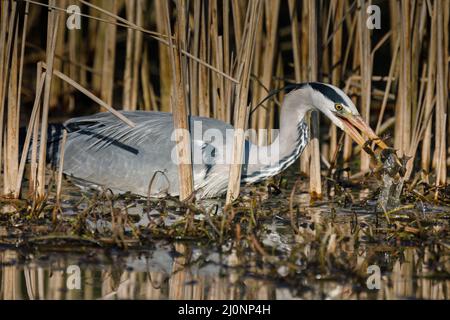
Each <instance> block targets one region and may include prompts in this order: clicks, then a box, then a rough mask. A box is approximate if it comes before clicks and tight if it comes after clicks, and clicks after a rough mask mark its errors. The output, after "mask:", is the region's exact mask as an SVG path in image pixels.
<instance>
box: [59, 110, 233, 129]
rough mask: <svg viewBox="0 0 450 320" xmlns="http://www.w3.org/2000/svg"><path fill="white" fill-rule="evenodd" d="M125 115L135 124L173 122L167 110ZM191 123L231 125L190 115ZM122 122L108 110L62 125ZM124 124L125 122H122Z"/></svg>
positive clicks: (71, 120)
mask: <svg viewBox="0 0 450 320" xmlns="http://www.w3.org/2000/svg"><path fill="white" fill-rule="evenodd" d="M120 113H121V114H123V115H124V116H125V117H127V118H128V119H130V120H131V121H133V122H134V123H136V124H142V123H148V122H150V123H154V124H156V123H159V124H164V125H169V126H170V125H171V124H172V123H173V119H172V113H169V112H158V111H120ZM189 118H190V121H191V125H192V124H193V123H195V122H196V121H198V122H200V123H201V124H202V126H203V127H204V129H209V128H216V129H232V128H233V127H232V126H231V125H230V124H228V123H225V122H223V121H220V120H217V119H213V118H207V117H198V116H190V117H189ZM117 123H119V124H120V123H123V122H122V121H121V120H120V119H118V118H117V117H116V116H114V115H113V114H112V113H109V112H100V113H96V114H93V115H89V116H83V117H76V118H72V119H69V120H67V121H66V122H65V123H64V126H65V127H66V128H67V129H69V130H78V129H80V126H82V127H85V126H91V125H94V124H104V125H111V124H117ZM123 125H124V126H126V124H125V123H123Z"/></svg>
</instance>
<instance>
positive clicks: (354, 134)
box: [309, 82, 387, 149]
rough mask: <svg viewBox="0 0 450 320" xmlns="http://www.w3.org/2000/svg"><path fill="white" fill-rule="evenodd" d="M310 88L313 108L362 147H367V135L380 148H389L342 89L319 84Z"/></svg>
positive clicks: (311, 85) (313, 83) (310, 84)
mask: <svg viewBox="0 0 450 320" xmlns="http://www.w3.org/2000/svg"><path fill="white" fill-rule="evenodd" d="M309 86H310V87H311V91H310V94H311V96H310V99H311V104H312V107H314V108H316V109H318V110H320V111H321V112H322V113H323V114H325V115H326V116H327V117H328V118H329V119H330V120H331V121H332V122H333V123H334V124H335V125H336V126H337V127H339V128H341V129H342V130H344V131H345V132H346V133H347V134H348V135H349V136H350V137H351V138H352V139H353V140H355V142H356V143H358V144H359V145H360V146H361V147H365V146H366V144H367V143H366V139H364V138H363V135H365V136H367V137H368V138H369V139H370V140H372V141H374V142H375V143H376V144H377V145H378V146H379V147H380V148H382V149H385V148H387V145H386V144H385V143H384V142H383V141H382V140H381V139H380V138H379V137H378V136H377V135H376V134H375V132H374V131H373V130H372V129H371V128H370V126H369V125H368V124H367V123H366V122H365V121H364V120H363V118H362V117H361V115H360V114H359V112H358V110H357V109H356V107H355V105H354V104H353V102H352V100H351V99H350V98H349V97H348V96H347V95H346V94H345V93H344V92H343V91H342V90H341V89H339V88H337V87H335V86H332V85H329V84H324V83H317V82H312V83H309Z"/></svg>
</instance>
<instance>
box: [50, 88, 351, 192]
mask: <svg viewBox="0 0 450 320" xmlns="http://www.w3.org/2000/svg"><path fill="white" fill-rule="evenodd" d="M334 89H337V88H335V87H332V86H328V85H324V84H303V85H299V86H298V88H297V90H295V91H293V92H292V93H290V94H288V95H287V96H286V98H285V101H284V103H283V107H282V110H281V116H280V130H279V134H278V136H277V137H276V138H275V139H274V143H273V145H277V146H279V148H277V149H276V152H272V153H270V152H267V151H268V149H269V148H270V147H271V146H260V147H258V146H256V145H254V144H252V143H251V142H250V141H248V140H247V141H246V143H245V149H244V150H245V151H244V155H243V161H242V163H243V164H242V182H243V183H254V182H258V181H260V180H263V179H266V178H268V177H271V176H274V175H276V174H277V173H279V172H281V171H282V170H284V169H285V168H286V167H287V166H289V165H290V164H292V163H293V162H294V161H295V160H296V159H297V158H298V157H299V155H300V154H301V153H302V151H303V149H304V148H305V146H306V144H307V143H308V140H309V128H308V126H307V125H306V121H305V114H306V113H307V112H308V111H310V110H312V109H314V106H316V105H317V104H320V103H324V102H323V101H322V100H323V99H325V100H327V101H328V100H329V99H330V97H329V96H330V95H333V94H338V96H336V97H334V98H333V99H334V100H336V99H344V100H345V102H346V103H351V101H350V99H348V97H346V96H345V95H344V96H343V97H342V96H341V94H343V93H342V92H341V91H338V92H337V93H336V92H334ZM329 90H332V92H329ZM321 99H322V100H321ZM325 100H324V101H325ZM355 110H356V109H355ZM321 111H322V112H324V111H323V110H321ZM354 112H356V113H357V111H354ZM123 114H124V115H125V116H126V117H127V118H129V119H130V120H131V121H133V122H134V123H135V124H136V126H135V127H134V128H131V127H129V126H128V125H127V124H125V123H123V122H122V121H121V120H119V119H117V118H116V117H115V116H113V115H112V114H110V113H98V114H95V115H93V116H87V117H80V118H74V119H71V120H69V121H67V122H66V123H65V124H64V126H65V128H66V130H67V131H68V135H67V141H66V147H65V156H64V173H65V174H66V175H67V176H69V177H72V178H73V179H74V181H75V182H76V183H77V184H80V185H84V186H98V187H104V188H110V189H111V190H113V191H115V192H128V191H129V192H132V193H134V194H138V195H143V196H147V195H148V194H150V195H151V196H161V195H165V194H167V193H168V194H171V195H178V165H177V164H176V162H175V161H174V160H173V159H174V152H175V142H174V139H172V136H173V127H174V126H173V119H172V114H170V113H162V112H144V111H134V112H123ZM189 124H190V131H191V150H192V154H193V155H195V154H197V155H198V154H200V155H202V157H201V161H198V159H197V161H195V160H194V164H193V166H192V167H193V176H194V189H195V190H196V192H197V195H198V196H200V197H214V196H217V195H220V194H222V193H224V192H225V191H226V188H227V185H228V176H229V163H227V162H226V161H223V159H224V158H226V157H225V153H226V152H227V151H226V150H231V148H230V144H231V143H232V138H233V127H232V126H231V125H229V124H226V123H224V122H222V121H218V120H215V119H211V118H202V117H193V116H192V117H190V118H189ZM194 128H195V130H196V131H195V130H193V129H194ZM199 128H200V130H199ZM193 131H195V132H193ZM205 133H206V135H205ZM218 136H221V137H223V139H218V138H217V137H218ZM53 141H54V143H56V142H55V141H58V139H54V140H53ZM273 145H272V146H273ZM260 154H263V155H266V158H267V155H268V157H269V159H265V161H263V162H261V161H259V160H258V159H257V158H258V155H260ZM55 157H56V156H54V157H53V159H51V160H53V162H57V161H55ZM175 158H176V156H175ZM218 159H221V161H218Z"/></svg>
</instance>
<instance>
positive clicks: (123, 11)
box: [0, 0, 450, 202]
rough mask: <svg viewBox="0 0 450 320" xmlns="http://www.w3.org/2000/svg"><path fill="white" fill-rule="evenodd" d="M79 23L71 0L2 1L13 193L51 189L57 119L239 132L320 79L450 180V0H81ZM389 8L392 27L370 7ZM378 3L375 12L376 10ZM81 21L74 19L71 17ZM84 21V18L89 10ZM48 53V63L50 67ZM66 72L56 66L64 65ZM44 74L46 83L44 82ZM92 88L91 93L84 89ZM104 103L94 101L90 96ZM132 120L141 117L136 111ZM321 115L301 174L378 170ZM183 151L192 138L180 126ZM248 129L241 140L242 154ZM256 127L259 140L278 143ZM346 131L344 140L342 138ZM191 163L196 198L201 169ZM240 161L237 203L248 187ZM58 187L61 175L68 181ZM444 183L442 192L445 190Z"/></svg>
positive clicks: (318, 176)
mask: <svg viewBox="0 0 450 320" xmlns="http://www.w3.org/2000/svg"><path fill="white" fill-rule="evenodd" d="M70 4H75V5H78V7H79V8H80V12H81V15H80V19H81V29H74V30H71V29H69V28H68V27H67V25H66V21H67V19H68V18H69V17H70V13H67V12H66V9H67V6H68V5H69V1H63V0H58V1H56V0H49V1H45V0H41V1H37V0H35V1H31V0H30V1H26V0H23V1H15V0H1V1H0V6H1V13H0V167H1V169H0V170H1V172H2V185H3V188H2V191H1V192H2V194H3V196H5V197H13V198H19V197H21V196H25V195H23V194H22V193H21V191H22V179H23V178H26V179H28V180H29V181H28V183H29V185H30V188H29V190H31V191H32V194H34V193H36V194H37V195H38V196H39V197H41V198H44V197H45V196H46V194H47V193H48V185H49V181H48V175H47V174H46V170H48V168H46V165H45V163H46V150H45V148H46V147H45V146H46V144H45V143H40V144H39V145H38V144H37V143H36V141H37V137H38V136H39V137H40V140H41V142H45V141H46V139H47V126H48V123H49V121H54V120H57V119H59V120H61V119H66V118H69V117H71V116H74V115H79V114H88V113H92V112H93V111H108V112H114V110H119V109H124V110H159V111H172V112H173V113H174V115H175V117H174V119H175V126H176V127H177V128H187V116H188V115H189V114H191V115H201V116H207V117H214V118H217V119H221V120H223V121H226V122H230V123H232V124H233V125H234V126H235V127H236V128H237V129H241V130H244V129H246V128H254V129H270V128H277V127H278V126H279V122H278V115H279V113H280V106H279V104H278V103H276V101H282V98H283V93H282V92H281V93H279V95H278V96H277V97H276V98H275V99H274V100H272V101H267V102H265V103H264V104H263V105H262V106H261V107H260V108H258V110H256V111H255V112H251V113H250V112H249V109H250V108H251V107H252V106H255V105H256V104H258V103H259V102H260V101H261V100H262V99H264V97H265V96H266V95H267V94H268V92H270V91H271V90H273V89H275V88H277V87H278V86H280V85H282V84H289V83H294V82H297V83H298V82H307V81H322V82H326V83H332V84H334V85H336V86H339V87H341V88H343V89H344V90H345V91H346V92H347V93H348V94H349V95H350V96H351V98H352V99H353V100H354V101H355V104H356V105H357V106H358V108H359V110H360V113H361V115H362V116H363V118H365V119H366V120H367V121H368V122H369V123H370V124H371V126H372V127H375V128H376V131H377V133H378V134H381V135H383V136H385V137H386V139H388V141H389V142H390V144H391V145H393V146H394V147H395V149H397V150H398V151H399V154H400V155H401V156H404V157H407V158H410V160H409V162H408V165H407V166H408V167H407V169H408V170H407V177H408V178H411V179H420V181H421V182H423V183H427V184H429V185H434V186H442V185H445V184H447V183H448V171H447V166H448V164H449V162H450V152H449V151H450V150H449V148H448V145H447V140H448V138H449V132H450V131H449V130H448V128H449V121H450V120H449V118H448V116H447V114H448V110H449V103H448V93H449V89H450V80H449V56H450V54H449V36H450V35H449V30H450V28H449V15H450V2H449V1H445V0H429V1H425V0H417V1H414V2H411V1H409V0H392V1H387V0H386V1H368V0H331V1H319V0H304V1H300V0H250V1H238V0H208V1H207V0H192V1H186V0H178V1H175V2H174V3H172V2H168V1H165V0H152V1H143V0H129V1H125V0H93V1H89V2H88V1H84V0H74V1H70ZM371 5H375V6H377V7H378V8H380V9H381V10H380V11H379V13H380V16H379V17H375V19H380V21H379V22H380V29H376V28H375V29H371V28H368V27H367V26H368V21H372V20H370V19H374V16H373V12H371V11H370V10H369V11H368V10H367V9H368V8H369V6H371ZM375 12H376V11H375ZM72 18H73V17H72ZM77 18H78V17H77ZM44 62H45V64H44ZM55 75H56V76H55ZM42 81H43V82H42ZM80 93H82V94H80ZM86 94H87V95H88V96H89V97H90V98H92V99H94V101H95V102H96V103H91V101H90V100H89V101H86V100H84V95H86ZM122 120H123V121H126V122H127V123H128V124H129V125H131V126H132V125H133V123H131V122H130V121H129V120H127V119H124V118H123V117H122ZM327 121H328V120H326V119H324V117H322V118H320V119H319V117H318V115H317V114H315V113H313V114H312V116H311V119H310V123H311V126H312V137H313V138H312V140H311V142H310V145H309V147H308V149H307V151H306V152H305V153H304V154H303V156H302V159H301V164H300V168H299V171H301V172H303V173H304V174H306V175H308V176H309V179H310V188H309V190H310V192H311V193H312V194H314V195H315V196H316V197H321V196H322V194H323V191H322V188H323V181H324V179H323V178H324V175H325V174H326V172H327V169H329V168H330V163H333V162H338V163H344V164H345V165H346V166H349V167H350V174H351V175H353V176H358V175H359V176H362V175H363V174H364V173H366V172H368V171H370V170H371V168H372V165H371V163H370V161H369V158H368V157H367V156H366V155H364V153H361V150H360V148H357V147H355V145H354V144H352V142H351V141H350V140H349V139H348V137H343V138H342V139H340V138H339V137H340V135H341V133H340V132H339V131H338V130H336V128H335V127H333V126H332V127H331V128H330V130H328V129H325V128H328V123H327ZM25 125H27V130H28V135H27V139H26V148H27V149H28V148H30V149H31V163H30V174H29V175H26V174H24V165H23V162H24V159H23V156H22V157H21V154H20V152H21V151H20V150H19V147H18V146H19V143H18V141H19V127H20V126H25ZM180 139H181V141H184V142H183V143H181V144H180V146H181V149H180V150H178V155H179V157H180V158H184V159H186V160H188V158H189V152H187V151H188V150H189V147H188V146H187V144H188V140H187V139H186V138H185V137H184V138H183V137H180ZM243 139H244V136H243V134H241V133H240V131H239V130H237V131H236V134H235V137H234V154H233V156H234V158H235V159H238V158H239V157H240V156H241V154H242V143H243ZM270 141H271V137H270V136H264V135H262V134H260V135H258V137H257V138H256V139H255V142H258V143H259V144H266V143H270ZM340 141H341V142H342V143H340ZM182 168H183V167H180V172H181V174H180V184H181V185H182V188H183V190H184V191H183V192H182V198H183V199H186V198H188V197H189V195H190V194H191V192H192V173H190V169H189V168H190V166H185V167H184V169H182ZM239 178H240V166H238V165H235V166H232V170H231V174H230V180H229V190H228V196H227V201H228V202H232V201H233V200H234V199H236V198H237V196H238V195H239ZM58 185H60V184H58ZM436 190H439V188H437V189H436Z"/></svg>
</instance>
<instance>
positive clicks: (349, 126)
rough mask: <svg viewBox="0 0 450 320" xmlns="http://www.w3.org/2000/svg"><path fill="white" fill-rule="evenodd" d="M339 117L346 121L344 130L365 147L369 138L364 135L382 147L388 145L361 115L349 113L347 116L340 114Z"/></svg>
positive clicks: (384, 147)
mask: <svg viewBox="0 0 450 320" xmlns="http://www.w3.org/2000/svg"><path fill="white" fill-rule="evenodd" d="M339 117H340V118H341V120H342V122H343V123H344V131H345V132H346V133H347V134H348V135H349V136H350V137H351V138H352V139H353V140H355V142H356V143H357V144H359V145H360V146H361V147H362V148H363V149H365V147H366V146H367V140H366V139H364V138H363V135H365V136H367V137H368V138H369V140H371V141H373V142H375V143H376V144H377V145H378V146H379V147H380V148H381V149H386V148H387V147H388V146H387V145H386V144H385V143H384V141H383V140H381V139H380V137H378V136H377V135H376V134H375V132H374V131H373V130H372V128H371V127H369V125H368V124H367V123H366V122H365V121H364V120H363V118H362V117H361V116H359V115H358V116H355V115H352V114H348V115H345V116H344V115H339ZM358 130H359V131H358Z"/></svg>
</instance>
